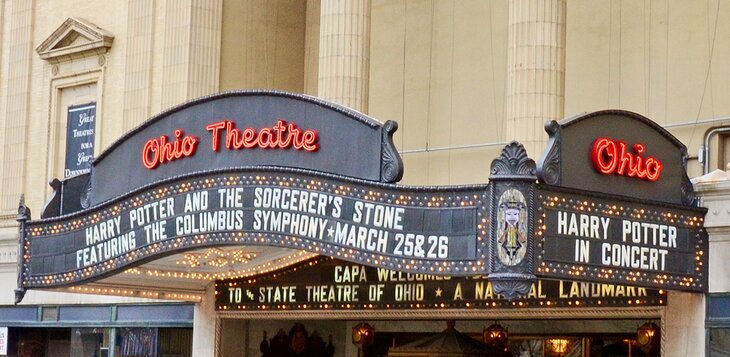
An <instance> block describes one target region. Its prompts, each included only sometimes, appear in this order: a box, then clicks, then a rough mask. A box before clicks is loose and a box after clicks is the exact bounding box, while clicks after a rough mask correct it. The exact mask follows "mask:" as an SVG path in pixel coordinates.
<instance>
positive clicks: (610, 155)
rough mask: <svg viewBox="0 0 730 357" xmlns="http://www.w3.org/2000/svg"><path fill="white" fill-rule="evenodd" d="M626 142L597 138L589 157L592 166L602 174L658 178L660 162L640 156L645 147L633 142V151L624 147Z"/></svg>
mask: <svg viewBox="0 0 730 357" xmlns="http://www.w3.org/2000/svg"><path fill="white" fill-rule="evenodd" d="M626 147H627V146H626V143H625V142H623V141H619V140H612V139H608V138H599V139H597V140H596V141H594V142H593V150H592V152H591V159H592V160H593V167H594V168H595V169H596V170H598V171H599V172H600V173H602V174H604V175H611V174H616V175H621V176H627V177H636V178H641V179H645V180H650V181H656V180H658V179H659V175H660V174H661V171H662V167H663V165H662V163H661V161H659V160H657V159H656V158H655V157H647V158H643V157H641V154H642V153H644V150H646V147H645V146H644V144H638V143H637V144H634V147H633V153H632V152H629V151H628V150H627V149H626Z"/></svg>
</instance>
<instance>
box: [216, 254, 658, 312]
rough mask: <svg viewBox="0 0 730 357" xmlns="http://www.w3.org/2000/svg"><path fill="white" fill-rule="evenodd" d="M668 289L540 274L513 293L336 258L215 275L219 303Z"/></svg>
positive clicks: (560, 300) (435, 303)
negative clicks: (236, 275)
mask: <svg viewBox="0 0 730 357" xmlns="http://www.w3.org/2000/svg"><path fill="white" fill-rule="evenodd" d="M664 304H666V293H665V292H664V291H659V290H653V289H647V288H641V287H634V286H629V285H623V284H620V285H617V284H600V283H587V282H577V281H568V280H544V279H540V280H537V281H535V282H533V283H532V284H531V285H530V289H529V290H528V292H527V293H526V294H524V295H522V296H519V297H517V298H516V299H513V300H511V301H508V300H507V299H505V298H504V297H503V296H500V295H499V294H497V293H496V292H495V291H494V288H493V285H492V282H490V281H489V280H488V279H487V278H486V277H484V276H472V277H450V276H438V275H428V274H413V273H404V272H399V271H395V270H390V269H387V268H373V267H368V266H364V265H358V264H352V263H348V262H344V261H339V260H336V259H329V258H325V259H317V260H312V261H309V262H305V263H303V264H301V265H297V266H293V267H290V268H287V269H284V270H281V271H276V272H273V273H269V274H265V275H262V276H258V277H255V278H246V279H233V280H221V281H217V282H216V309H217V310H220V311H237V310H249V311H250V310H253V311H256V310H347V309H366V310H367V309H389V310H391V309H425V308H433V309H443V308H472V309H491V308H531V307H532V308H534V307H544V308H550V307H568V306H582V307H586V306H595V307H607V306H642V305H643V306H646V305H653V306H656V305H664Z"/></svg>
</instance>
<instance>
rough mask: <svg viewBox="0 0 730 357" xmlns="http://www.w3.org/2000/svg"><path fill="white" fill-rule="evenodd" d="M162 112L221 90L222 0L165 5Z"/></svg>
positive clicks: (177, 0) (184, 0)
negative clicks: (219, 86) (219, 87)
mask: <svg viewBox="0 0 730 357" xmlns="http://www.w3.org/2000/svg"><path fill="white" fill-rule="evenodd" d="M164 11H165V37H164V45H163V53H162V56H163V70H162V91H161V106H162V108H161V109H163V110H164V109H166V108H169V107H172V106H174V105H177V104H179V103H181V102H184V101H186V100H188V99H191V98H196V97H200V96H203V95H206V94H211V93H214V92H216V91H218V84H219V75H220V46H221V21H222V11H223V1H222V0H175V1H167V2H166V5H165V10H164Z"/></svg>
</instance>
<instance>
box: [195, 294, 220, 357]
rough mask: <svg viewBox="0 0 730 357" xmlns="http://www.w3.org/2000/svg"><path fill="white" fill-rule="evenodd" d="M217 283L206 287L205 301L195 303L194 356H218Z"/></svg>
mask: <svg viewBox="0 0 730 357" xmlns="http://www.w3.org/2000/svg"><path fill="white" fill-rule="evenodd" d="M217 343H218V342H217V341H216V320H215V283H213V282H211V283H210V284H208V286H207V287H206V289H205V295H204V296H203V301H201V302H199V303H197V304H195V310H194V316H193V357H216V354H215V350H216V344H217Z"/></svg>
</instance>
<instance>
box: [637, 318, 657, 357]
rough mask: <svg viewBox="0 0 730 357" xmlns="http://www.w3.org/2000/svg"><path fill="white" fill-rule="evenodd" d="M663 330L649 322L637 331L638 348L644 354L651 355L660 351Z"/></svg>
mask: <svg viewBox="0 0 730 357" xmlns="http://www.w3.org/2000/svg"><path fill="white" fill-rule="evenodd" d="M659 341H661V330H660V329H659V326H657V325H656V324H655V323H653V322H647V323H645V324H643V325H641V326H639V328H637V329H636V346H638V347H639V348H640V349H641V350H642V351H644V353H646V354H651V353H652V352H653V351H657V350H658V349H659Z"/></svg>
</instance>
